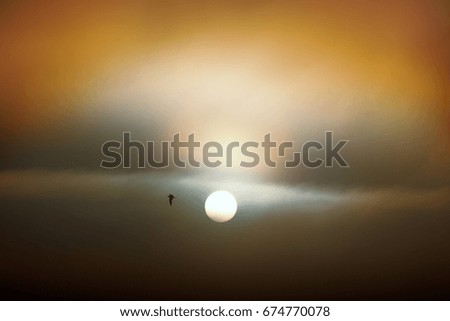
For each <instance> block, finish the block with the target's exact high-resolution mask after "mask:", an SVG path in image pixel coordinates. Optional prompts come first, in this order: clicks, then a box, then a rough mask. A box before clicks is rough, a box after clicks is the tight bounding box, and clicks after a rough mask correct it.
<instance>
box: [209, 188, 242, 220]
mask: <svg viewBox="0 0 450 321" xmlns="http://www.w3.org/2000/svg"><path fill="white" fill-rule="evenodd" d="M236 210H237V201H236V198H234V196H233V194H231V193H230V192H227V191H216V192H214V193H212V194H211V195H209V196H208V198H207V199H206V202H205V211H206V214H207V215H208V217H209V218H210V219H212V220H213V221H214V222H218V223H223V222H227V221H229V220H231V219H232V218H233V217H234V215H235V214H236Z"/></svg>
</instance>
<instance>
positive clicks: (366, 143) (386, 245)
mask: <svg viewBox="0 0 450 321" xmlns="http://www.w3.org/2000/svg"><path fill="white" fill-rule="evenodd" d="M449 12H450V11H449V5H448V3H447V2H446V1H396V3H395V4H393V3H392V2H391V1H381V2H380V1H378V2H376V3H373V2H361V1H351V0H350V1H340V2H339V3H336V2H335V1H215V2H208V1H164V2H159V1H127V2H126V3H124V2H120V1H110V2H106V3H104V2H102V1H89V2H84V3H83V2H80V1H73V2H72V1H67V2H64V3H53V2H52V1H23V2H21V3H20V4H19V3H13V2H4V3H2V4H0V39H1V41H0V112H1V115H2V116H1V121H0V133H1V136H0V148H1V149H0V153H1V155H0V156H1V161H0V204H1V205H0V206H1V208H0V213H1V214H0V235H1V236H0V240H1V242H0V253H1V254H0V255H1V256H2V257H1V260H0V261H1V262H2V263H0V284H1V285H0V291H1V295H2V297H4V298H12V297H17V298H20V297H26V298H40V297H43V298H45V297H47V298H124V299H127V298H130V299H136V298H141V299H145V298H203V299H208V298H229V299H233V298H237V299H239V298H247V299H252V298H254V299H256V298H265V299H277V298H290V299H303V298H305V299H326V298H330V299H340V298H353V299H358V298H385V299H389V298H423V299H427V298H446V299H448V298H449V297H450V292H449V290H448V289H449V288H450V278H449V276H448V272H447V271H448V270H449V269H450V258H449V257H448V253H449V250H450V234H449V233H448V231H449V228H450V217H449V215H448V213H449V210H450V185H449V184H450V170H449V168H450V167H449V164H450V113H449V105H450V104H449V103H450V101H449V70H450V69H449V67H450V66H449V61H450V59H449V58H450V57H449V51H450V48H449V41H448V39H449V32H450V29H449V21H450V19H449ZM123 131H129V132H131V133H132V135H133V138H134V139H139V140H142V141H146V140H155V141H158V140H169V139H171V138H172V136H173V135H174V134H176V133H177V132H180V133H181V134H182V137H184V138H185V137H187V135H188V134H190V133H193V132H194V133H195V134H196V137H197V139H198V140H200V141H201V142H203V143H204V142H206V141H211V140H215V141H219V142H221V143H223V144H227V143H228V142H231V141H236V140H237V141H240V142H241V143H242V142H245V141H248V140H255V141H262V139H263V136H264V135H265V134H266V133H268V132H271V133H272V136H273V137H274V138H275V139H276V140H277V141H283V140H289V141H293V142H294V143H295V144H296V145H297V146H301V144H303V143H304V142H306V141H308V140H319V141H323V140H324V132H325V131H333V132H334V134H335V137H336V139H346V140H349V142H348V144H347V145H346V146H345V148H344V149H343V152H342V154H343V156H344V157H345V159H346V161H347V162H348V163H349V165H350V167H349V168H340V167H333V168H324V167H323V168H319V169H314V170H312V169H308V168H304V167H300V168H295V169H284V168H281V167H278V168H273V169H269V168H266V167H264V166H262V165H261V166H260V167H258V168H255V169H242V168H238V167H233V168H229V169H224V168H218V169H205V168H201V169H192V168H188V169H177V168H175V167H173V166H171V167H170V168H167V169H164V170H158V171H156V170H151V169H145V170H139V169H133V170H121V169H115V170H105V169H101V168H100V166H99V164H100V161H101V159H102V154H101V146H102V144H103V143H104V142H105V141H106V140H111V139H116V140H117V139H120V138H121V136H122V132H123ZM218 189H224V190H228V191H230V192H232V193H233V194H234V195H235V197H236V199H237V201H238V212H237V214H236V216H235V218H234V219H233V220H232V221H230V222H228V223H225V224H217V223H214V222H212V221H210V220H209V219H208V218H207V216H206V214H205V213H204V209H203V204H204V201H205V200H206V197H207V196H208V195H209V194H210V193H211V192H213V191H215V190H218ZM169 193H173V194H175V195H176V197H177V198H176V200H175V203H174V207H172V208H169V207H168V202H167V194H169ZM219 278H220V280H219Z"/></svg>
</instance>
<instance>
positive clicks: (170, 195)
mask: <svg viewBox="0 0 450 321" xmlns="http://www.w3.org/2000/svg"><path fill="white" fill-rule="evenodd" d="M167 197H168V198H169V204H170V206H172V201H173V199H174V198H175V196H173V195H172V194H169V196H167Z"/></svg>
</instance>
